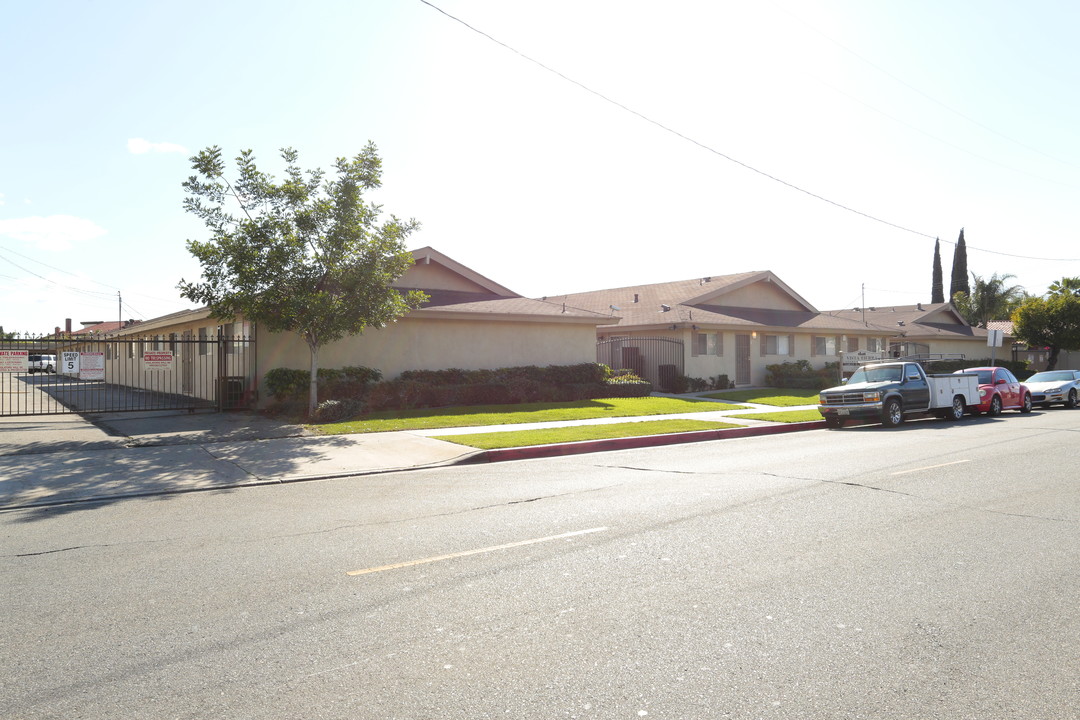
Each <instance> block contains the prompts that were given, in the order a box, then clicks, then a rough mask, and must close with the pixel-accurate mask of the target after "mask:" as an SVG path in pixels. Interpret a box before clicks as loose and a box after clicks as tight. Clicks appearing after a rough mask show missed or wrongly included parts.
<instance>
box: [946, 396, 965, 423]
mask: <svg viewBox="0 0 1080 720" xmlns="http://www.w3.org/2000/svg"><path fill="white" fill-rule="evenodd" d="M962 417H964V398H962V397H960V396H959V395H957V396H956V397H954V398H953V399H952V407H951V408H949V412H948V414H947V415H946V416H945V419H946V420H959V419H960V418H962Z"/></svg>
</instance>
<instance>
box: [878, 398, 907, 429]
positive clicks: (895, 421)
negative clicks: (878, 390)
mask: <svg viewBox="0 0 1080 720" xmlns="http://www.w3.org/2000/svg"><path fill="white" fill-rule="evenodd" d="M902 422H904V408H903V406H902V405H901V404H900V401H899V400H898V399H896V398H889V399H888V400H886V401H885V407H883V408H882V409H881V424H882V425H884V426H885V427H896V426H897V425H899V424H900V423H902Z"/></svg>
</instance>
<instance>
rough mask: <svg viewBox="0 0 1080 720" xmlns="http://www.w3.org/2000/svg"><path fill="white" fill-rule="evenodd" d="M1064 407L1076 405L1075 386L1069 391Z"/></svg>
mask: <svg viewBox="0 0 1080 720" xmlns="http://www.w3.org/2000/svg"><path fill="white" fill-rule="evenodd" d="M1065 407H1067V408H1074V407H1076V388H1073V389H1072V390H1070V391H1069V399H1068V400H1066V401H1065Z"/></svg>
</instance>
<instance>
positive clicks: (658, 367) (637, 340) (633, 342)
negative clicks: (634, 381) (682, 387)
mask: <svg viewBox="0 0 1080 720" xmlns="http://www.w3.org/2000/svg"><path fill="white" fill-rule="evenodd" d="M684 359H685V354H684V351H683V342H682V340H675V339H673V338H665V337H623V338H611V339H608V340H600V341H598V342H597V343H596V362H598V363H603V364H604V365H607V366H608V367H610V368H611V369H613V370H620V369H628V370H633V371H634V374H636V375H637V376H638V377H641V378H644V379H646V380H648V381H649V382H651V383H652V384H653V387H654V388H656V389H657V390H659V391H661V392H674V391H675V378H677V377H678V376H680V375H682V374H683V361H684Z"/></svg>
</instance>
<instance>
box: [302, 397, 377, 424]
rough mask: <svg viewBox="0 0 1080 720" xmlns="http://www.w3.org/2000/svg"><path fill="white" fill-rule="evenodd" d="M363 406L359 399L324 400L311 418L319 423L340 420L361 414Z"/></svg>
mask: <svg viewBox="0 0 1080 720" xmlns="http://www.w3.org/2000/svg"><path fill="white" fill-rule="evenodd" d="M363 407H364V406H363V404H362V403H360V402H359V401H358V400H323V401H322V402H321V403H319V404H318V406H317V407H316V408H315V415H313V416H312V418H311V419H312V421H313V422H317V423H330V422H340V421H342V420H348V419H349V418H352V417H355V416H357V415H359V414H360V413H361V411H362V410H363Z"/></svg>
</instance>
